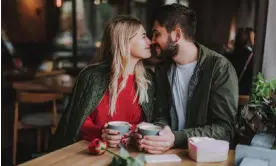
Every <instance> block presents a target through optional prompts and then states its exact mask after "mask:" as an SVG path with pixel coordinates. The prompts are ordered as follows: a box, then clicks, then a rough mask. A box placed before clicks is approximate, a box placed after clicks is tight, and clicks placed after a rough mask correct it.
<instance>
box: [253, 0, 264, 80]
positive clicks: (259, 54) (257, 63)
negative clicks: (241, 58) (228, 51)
mask: <svg viewBox="0 0 276 166" xmlns="http://www.w3.org/2000/svg"><path fill="white" fill-rule="evenodd" d="M256 7H257V10H256V26H255V29H256V34H255V44H254V48H253V52H254V56H253V63H254V65H253V76H256V75H257V73H258V72H261V71H262V64H263V55H264V42H265V34H266V22H267V13H268V0H261V1H258V2H257V5H256Z"/></svg>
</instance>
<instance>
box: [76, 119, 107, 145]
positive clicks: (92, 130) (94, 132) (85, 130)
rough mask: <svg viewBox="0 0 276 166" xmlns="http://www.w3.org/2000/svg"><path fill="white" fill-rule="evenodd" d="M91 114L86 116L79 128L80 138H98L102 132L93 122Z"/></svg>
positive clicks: (88, 139) (89, 139)
mask: <svg viewBox="0 0 276 166" xmlns="http://www.w3.org/2000/svg"><path fill="white" fill-rule="evenodd" d="M92 119H93V114H91V115H90V116H88V117H87V118H86V119H85V121H84V122H83V124H82V126H81V128H80V136H81V139H83V140H87V141H91V140H93V139H94V138H100V137H101V134H102V128H101V127H100V126H97V125H95V124H94V123H93V120H92Z"/></svg>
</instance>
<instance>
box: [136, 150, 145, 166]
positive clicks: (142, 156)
mask: <svg viewBox="0 0 276 166" xmlns="http://www.w3.org/2000/svg"><path fill="white" fill-rule="evenodd" d="M135 159H136V161H137V162H140V164H143V165H144V163H145V162H146V160H145V154H144V153H141V154H139V155H138V156H137V157H135Z"/></svg>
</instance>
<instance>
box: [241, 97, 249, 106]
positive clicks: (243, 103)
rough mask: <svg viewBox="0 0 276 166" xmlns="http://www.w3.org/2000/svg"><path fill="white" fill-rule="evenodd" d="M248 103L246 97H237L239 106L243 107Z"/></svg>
mask: <svg viewBox="0 0 276 166" xmlns="http://www.w3.org/2000/svg"><path fill="white" fill-rule="evenodd" d="M248 103H249V96H248V95H240V96H239V106H245V105H246V104H248Z"/></svg>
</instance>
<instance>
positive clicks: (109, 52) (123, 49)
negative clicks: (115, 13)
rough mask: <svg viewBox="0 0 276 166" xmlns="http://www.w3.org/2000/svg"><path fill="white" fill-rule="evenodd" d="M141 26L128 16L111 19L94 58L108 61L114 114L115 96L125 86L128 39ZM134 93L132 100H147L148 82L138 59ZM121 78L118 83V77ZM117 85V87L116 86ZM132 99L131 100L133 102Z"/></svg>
mask: <svg viewBox="0 0 276 166" xmlns="http://www.w3.org/2000/svg"><path fill="white" fill-rule="evenodd" d="M141 26H142V24H141V22H140V21H139V20H137V19H134V18H131V17H129V16H119V17H117V18H115V19H114V20H113V21H111V22H110V23H109V24H108V25H107V26H106V28H105V30H104V34H103V38H102V43H101V47H100V50H99V54H98V55H97V56H96V57H95V58H94V60H93V62H94V63H101V62H105V61H107V62H110V64H111V78H110V84H109V93H110V110H109V114H110V115H111V116H113V115H114V113H115V111H116V103H117V97H118V95H119V93H120V92H121V91H122V90H123V89H124V88H125V86H126V82H127V78H128V75H126V73H125V69H126V66H127V64H128V62H129V58H130V39H131V38H133V37H134V36H135V35H136V34H137V31H138V30H139V29H140V27H141ZM134 74H135V82H136V88H137V90H136V94H135V99H134V101H135V100H136V99H137V97H138V98H139V99H138V102H139V104H142V103H143V102H148V95H147V90H148V84H149V83H150V81H149V80H148V79H147V76H146V72H145V68H144V66H143V63H142V61H138V63H137V64H136V66H135V68H134ZM120 77H122V78H123V80H122V82H121V83H120V85H118V79H119V78H120ZM118 87H119V88H118ZM134 101H133V102H134Z"/></svg>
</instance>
